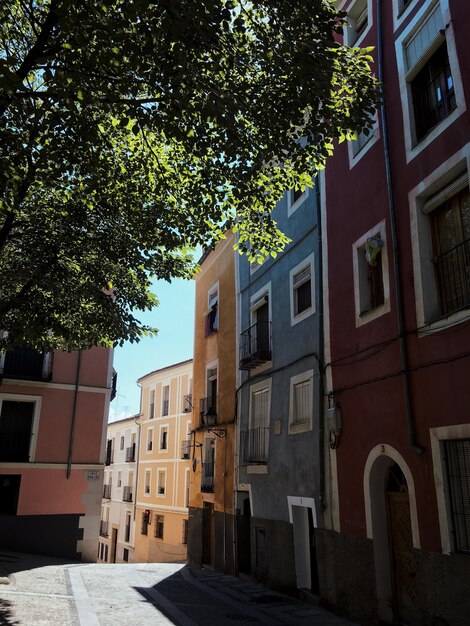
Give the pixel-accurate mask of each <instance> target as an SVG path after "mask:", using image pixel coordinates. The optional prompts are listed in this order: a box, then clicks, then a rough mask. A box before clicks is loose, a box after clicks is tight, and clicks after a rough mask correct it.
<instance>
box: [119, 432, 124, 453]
mask: <svg viewBox="0 0 470 626" xmlns="http://www.w3.org/2000/svg"><path fill="white" fill-rule="evenodd" d="M119 450H124V437H123V436H122V435H121V441H120V444H119Z"/></svg>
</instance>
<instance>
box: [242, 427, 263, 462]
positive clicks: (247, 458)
mask: <svg viewBox="0 0 470 626" xmlns="http://www.w3.org/2000/svg"><path fill="white" fill-rule="evenodd" d="M268 445H269V428H250V429H249V430H242V431H241V432H240V463H241V464H242V465H266V463H267V462H268Z"/></svg>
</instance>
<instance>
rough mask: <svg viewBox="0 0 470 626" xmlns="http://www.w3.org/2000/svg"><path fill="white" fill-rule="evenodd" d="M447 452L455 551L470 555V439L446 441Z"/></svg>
mask: <svg viewBox="0 0 470 626" xmlns="http://www.w3.org/2000/svg"><path fill="white" fill-rule="evenodd" d="M445 452H446V461H447V477H448V481H449V494H450V498H449V500H450V502H449V504H450V513H451V518H452V530H453V535H454V546H455V551H456V552H464V553H467V554H470V439H455V440H450V441H446V442H445Z"/></svg>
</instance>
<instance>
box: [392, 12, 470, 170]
mask: <svg viewBox="0 0 470 626" xmlns="http://www.w3.org/2000/svg"><path fill="white" fill-rule="evenodd" d="M430 5H432V6H430ZM441 5H442V6H441ZM444 5H445V6H444ZM444 15H445V18H444ZM395 47H396V51H397V65H398V70H399V80H400V97H401V101H402V107H403V112H404V115H403V124H404V135H405V145H406V152H407V161H408V162H409V161H410V160H411V159H412V158H414V157H415V156H417V154H419V153H420V151H421V150H422V149H423V148H425V147H426V146H427V145H429V143H430V142H431V141H433V140H434V139H435V138H436V137H437V136H438V135H439V134H440V133H441V132H442V131H443V130H444V129H445V128H447V127H448V126H449V124H451V123H452V122H453V121H454V120H455V119H456V118H457V117H458V116H459V115H460V114H461V113H462V112H463V111H464V110H465V98H464V95H463V87H462V80H461V76H460V70H459V67H458V63H457V55H456V54H455V39H454V34H453V20H452V16H450V15H449V7H448V3H447V2H444V1H442V2H433V3H431V2H427V3H422V6H421V7H420V9H419V10H418V11H417V13H416V14H415V16H414V17H413V19H412V20H411V21H410V23H409V24H408V26H407V27H405V29H404V31H403V32H402V34H401V35H400V36H399V37H398V38H397V40H396V42H395Z"/></svg>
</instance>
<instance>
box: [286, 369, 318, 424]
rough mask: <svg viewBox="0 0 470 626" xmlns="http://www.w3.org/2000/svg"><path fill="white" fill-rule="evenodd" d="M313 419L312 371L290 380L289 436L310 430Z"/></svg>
mask: <svg viewBox="0 0 470 626" xmlns="http://www.w3.org/2000/svg"><path fill="white" fill-rule="evenodd" d="M312 418H313V370H308V371H306V372H302V373H301V374H298V375H296V376H293V377H292V378H291V379H290V394H289V434H295V433H298V432H305V431H307V430H311V428H312Z"/></svg>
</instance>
